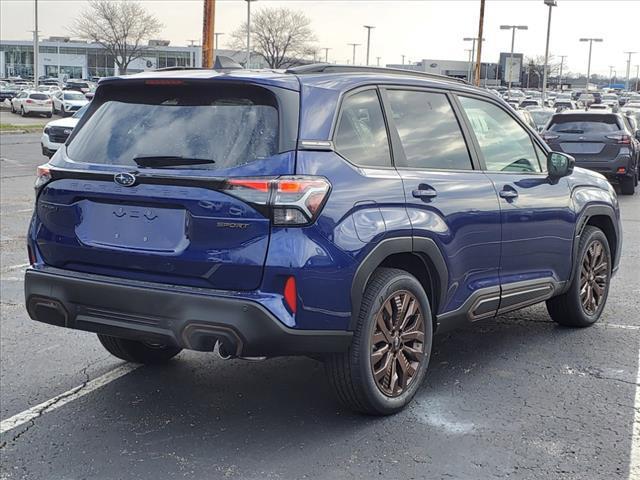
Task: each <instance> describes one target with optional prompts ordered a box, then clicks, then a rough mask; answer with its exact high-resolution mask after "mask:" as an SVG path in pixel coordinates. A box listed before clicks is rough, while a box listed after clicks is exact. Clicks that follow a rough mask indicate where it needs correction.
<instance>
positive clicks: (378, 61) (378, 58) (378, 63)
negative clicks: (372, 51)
mask: <svg viewBox="0 0 640 480" xmlns="http://www.w3.org/2000/svg"><path fill="white" fill-rule="evenodd" d="M381 58H382V57H376V60H377V63H376V65H377V66H378V67H379V66H380V59H381Z"/></svg>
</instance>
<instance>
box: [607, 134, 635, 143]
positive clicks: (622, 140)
mask: <svg viewBox="0 0 640 480" xmlns="http://www.w3.org/2000/svg"><path fill="white" fill-rule="evenodd" d="M605 138H608V139H609V140H616V141H617V142H618V143H619V144H622V145H631V137H630V136H629V135H607V136H606V137H605Z"/></svg>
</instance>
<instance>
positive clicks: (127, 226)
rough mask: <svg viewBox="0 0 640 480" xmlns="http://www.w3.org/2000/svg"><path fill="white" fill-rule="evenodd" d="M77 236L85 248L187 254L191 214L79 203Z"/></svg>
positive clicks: (160, 209) (130, 206)
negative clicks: (187, 226) (187, 231)
mask: <svg viewBox="0 0 640 480" xmlns="http://www.w3.org/2000/svg"><path fill="white" fill-rule="evenodd" d="M78 207H79V208H80V211H81V220H80V223H79V224H78V225H77V226H76V236H77V237H78V240H79V241H80V242H82V243H83V244H85V245H89V246H93V247H99V248H109V249H122V250H129V251H131V250H137V251H141V252H149V253H151V252H153V253H159V254H167V255H176V254H178V253H180V252H182V251H184V250H185V249H186V248H187V246H188V244H189V240H188V238H187V235H186V225H187V212H186V211H185V210H184V209H177V208H164V207H162V208H158V207H149V206H134V205H118V204H108V203H97V202H92V201H90V200H83V201H81V202H79V204H78Z"/></svg>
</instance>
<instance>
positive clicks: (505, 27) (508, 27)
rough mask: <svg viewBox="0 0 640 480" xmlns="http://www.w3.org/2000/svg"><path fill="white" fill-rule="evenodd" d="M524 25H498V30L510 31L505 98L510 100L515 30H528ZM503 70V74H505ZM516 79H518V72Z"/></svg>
mask: <svg viewBox="0 0 640 480" xmlns="http://www.w3.org/2000/svg"><path fill="white" fill-rule="evenodd" d="M528 29H529V27H527V26H526V25H500V30H511V54H510V55H509V80H508V82H509V87H508V88H509V90H507V98H508V99H511V80H512V79H513V72H512V70H513V47H514V45H515V42H516V30H528ZM506 70H507V69H506V68H505V72H506ZM518 78H520V72H518Z"/></svg>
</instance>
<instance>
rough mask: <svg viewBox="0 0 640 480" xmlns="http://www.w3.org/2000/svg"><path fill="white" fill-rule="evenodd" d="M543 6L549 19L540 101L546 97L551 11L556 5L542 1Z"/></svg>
mask: <svg viewBox="0 0 640 480" xmlns="http://www.w3.org/2000/svg"><path fill="white" fill-rule="evenodd" d="M544 4H545V5H547V6H548V7H549V19H548V21H547V46H546V48H545V50H544V75H543V76H542V101H543V102H544V101H545V100H546V95H547V65H548V64H549V37H550V36H551V10H552V9H553V7H556V6H557V5H558V2H557V1H556V0H544Z"/></svg>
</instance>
